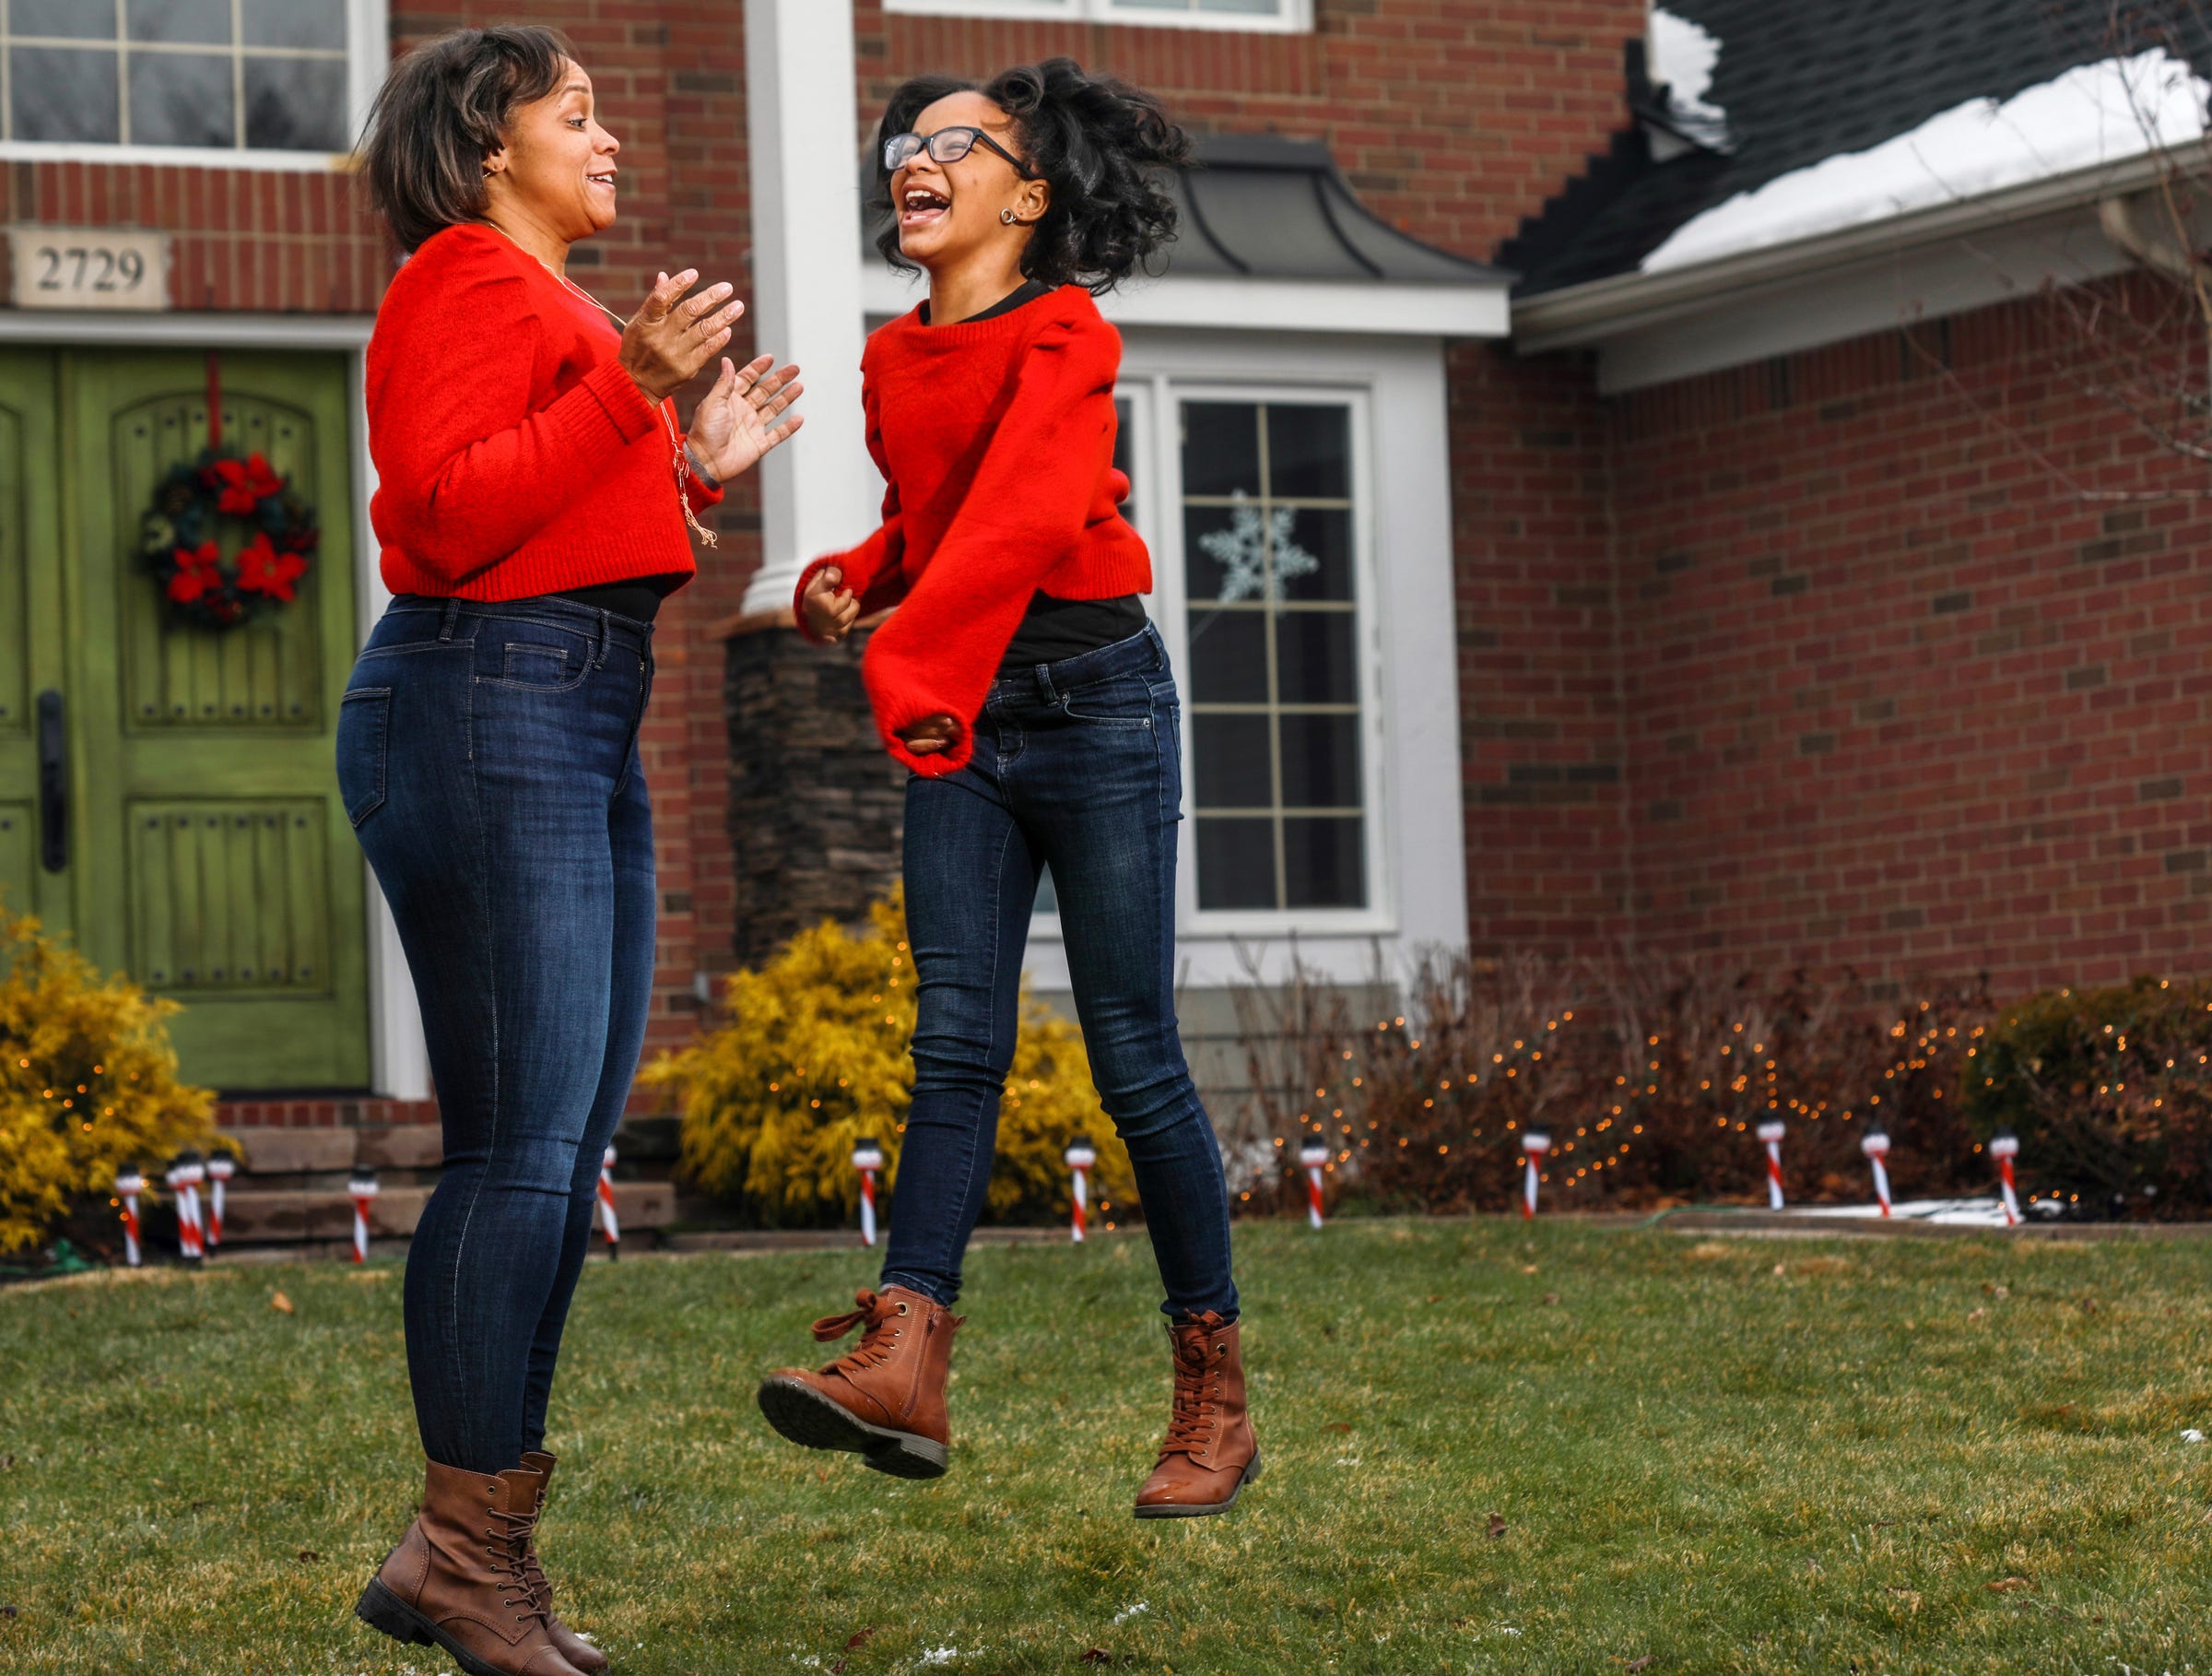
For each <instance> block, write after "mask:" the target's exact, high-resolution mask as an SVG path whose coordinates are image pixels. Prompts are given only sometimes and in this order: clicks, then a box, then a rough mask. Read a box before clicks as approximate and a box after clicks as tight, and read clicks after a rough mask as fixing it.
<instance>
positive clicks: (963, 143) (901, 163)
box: [883, 128, 1037, 181]
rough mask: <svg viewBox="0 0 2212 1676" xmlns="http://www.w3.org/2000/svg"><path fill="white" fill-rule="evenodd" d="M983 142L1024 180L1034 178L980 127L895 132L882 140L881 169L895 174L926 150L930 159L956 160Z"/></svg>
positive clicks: (1016, 158) (1027, 169)
mask: <svg viewBox="0 0 2212 1676" xmlns="http://www.w3.org/2000/svg"><path fill="white" fill-rule="evenodd" d="M978 145H984V146H988V147H990V148H991V149H992V150H994V151H995V152H997V153H998V155H999V156H1001V157H1003V158H1005V159H1006V161H1007V162H1009V163H1011V164H1013V165H1014V171H1015V172H1016V173H1017V174H1018V175H1020V176H1021V178H1022V179H1023V180H1025V181H1033V180H1035V179H1036V178H1037V177H1036V176H1035V175H1033V174H1031V173H1030V166H1029V165H1028V164H1027V163H1025V162H1023V161H1022V160H1021V159H1019V158H1018V157H1016V156H1015V155H1014V154H1013V153H1012V152H1011V151H1008V150H1007V149H1006V148H1005V147H1004V146H1002V145H1000V144H999V143H998V142H997V141H996V140H994V139H993V138H992V137H991V136H989V135H988V134H985V133H984V132H983V131H982V129H981V128H939V129H938V130H937V131H936V132H935V134H894V135H892V136H891V137H890V138H889V139H887V140H885V141H884V142H883V171H884V172H885V173H886V174H897V173H898V172H899V171H900V170H901V169H903V168H905V167H906V166H907V165H908V164H909V163H911V162H912V161H913V160H914V159H916V158H918V157H920V156H921V155H922V153H923V152H924V151H925V150H926V151H927V152H928V153H929V155H930V159H931V160H932V161H933V162H938V163H957V162H959V160H960V159H962V158H964V157H966V156H967V155H968V154H969V153H970V152H971V151H972V150H974V149H975V148H976V147H977V146H978Z"/></svg>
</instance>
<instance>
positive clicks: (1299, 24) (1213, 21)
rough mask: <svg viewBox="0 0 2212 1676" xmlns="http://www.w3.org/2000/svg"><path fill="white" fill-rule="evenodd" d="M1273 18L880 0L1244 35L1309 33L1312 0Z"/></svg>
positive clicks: (1006, 15) (911, 7) (923, 13)
mask: <svg viewBox="0 0 2212 1676" xmlns="http://www.w3.org/2000/svg"><path fill="white" fill-rule="evenodd" d="M1277 4H1278V5H1279V6H1280V7H1281V10H1280V11H1279V12H1278V13H1277V15H1275V16H1273V17H1266V16H1262V15H1259V14H1256V13H1247V14H1240V13H1235V12H1195V11H1193V12H1165V11H1161V12H1155V11H1136V10H1131V9H1129V8H1127V7H1125V6H1122V5H1120V4H1119V3H1118V0H995V3H994V0H883V9H884V10H885V11H887V12H891V13H901V12H902V13H905V14H906V15H908V16H910V17H922V18H999V19H1002V20H1016V19H1018V20H1022V21H1041V22H1061V23H1120V24H1126V25H1129V26H1131V27H1133V28H1152V29H1170V30H1242V31H1244V32H1245V33H1247V34H1260V35H1310V34H1312V32H1313V0H1277Z"/></svg>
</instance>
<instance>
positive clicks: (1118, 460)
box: [1113, 401, 1136, 491]
mask: <svg viewBox="0 0 2212 1676" xmlns="http://www.w3.org/2000/svg"><path fill="white" fill-rule="evenodd" d="M1134 423H1135V421H1134V419H1132V417H1131V412H1130V407H1129V404H1128V403H1127V402H1126V401H1117V402H1115V403H1114V404H1113V468H1114V470H1116V471H1118V472H1120V473H1121V474H1122V476H1124V477H1125V478H1128V479H1129V484H1130V488H1131V490H1133V491H1134V490H1135V486H1136V440H1135V438H1134V437H1133V436H1131V435H1130V434H1129V433H1130V431H1131V430H1132V429H1133V427H1134Z"/></svg>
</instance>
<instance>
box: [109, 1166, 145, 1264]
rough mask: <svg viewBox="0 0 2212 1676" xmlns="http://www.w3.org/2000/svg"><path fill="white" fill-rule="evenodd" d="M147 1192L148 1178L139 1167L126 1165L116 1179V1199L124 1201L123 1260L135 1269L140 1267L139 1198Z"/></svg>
mask: <svg viewBox="0 0 2212 1676" xmlns="http://www.w3.org/2000/svg"><path fill="white" fill-rule="evenodd" d="M145 1191H146V1177H145V1176H143V1175H141V1174H139V1173H138V1166H137V1165H135V1164H125V1165H124V1169H123V1174H120V1175H118V1176H117V1177H116V1178H115V1197H116V1198H120V1199H121V1200H123V1260H124V1262H126V1263H128V1264H129V1265H130V1266H131V1267H132V1268H133V1269H135V1268H137V1267H138V1264H139V1261H140V1258H139V1255H138V1196H139V1195H140V1194H141V1193H143V1192H145Z"/></svg>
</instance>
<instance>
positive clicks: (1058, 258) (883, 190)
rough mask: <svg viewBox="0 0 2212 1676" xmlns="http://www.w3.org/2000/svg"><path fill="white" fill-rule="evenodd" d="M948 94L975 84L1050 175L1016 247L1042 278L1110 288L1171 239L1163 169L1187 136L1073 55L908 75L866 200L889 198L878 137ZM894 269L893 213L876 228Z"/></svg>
mask: <svg viewBox="0 0 2212 1676" xmlns="http://www.w3.org/2000/svg"><path fill="white" fill-rule="evenodd" d="M953 93H981V94H982V96H983V97H984V98H985V99H987V100H990V101H991V102H992V103H993V104H994V105H996V106H997V107H998V108H999V109H1000V110H1002V111H1004V112H1006V114H1007V115H1008V116H1009V117H1011V118H1012V119H1013V121H1014V131H1015V135H1016V137H1017V139H1018V144H1017V145H1016V146H1015V147H1014V150H1016V151H1017V152H1018V153H1020V154H1021V155H1022V157H1023V158H1024V159H1026V160H1027V162H1028V163H1029V166H1030V170H1031V171H1033V172H1034V173H1036V174H1037V175H1038V176H1040V177H1041V178H1042V179H1043V180H1044V181H1046V182H1047V183H1050V185H1051V186H1052V189H1053V197H1052V205H1051V207H1049V208H1048V209H1046V211H1045V212H1044V214H1043V215H1042V216H1041V217H1039V218H1038V220H1037V229H1036V231H1035V232H1033V233H1032V234H1031V235H1030V242H1029V247H1028V248H1027V249H1026V250H1025V251H1024V252H1023V253H1022V259H1021V269H1022V272H1023V273H1024V274H1026V275H1027V276H1028V277H1030V278H1031V279H1035V280H1038V281H1040V282H1041V283H1043V284H1045V285H1052V286H1061V285H1081V286H1086V287H1088V289H1090V290H1092V291H1094V292H1099V291H1110V290H1112V289H1113V288H1114V286H1115V285H1116V284H1117V283H1119V282H1120V281H1121V280H1123V279H1125V278H1127V277H1129V276H1130V275H1131V274H1132V273H1135V272H1136V271H1138V270H1139V269H1146V268H1148V267H1149V266H1150V265H1151V261H1152V258H1153V256H1154V255H1156V254H1158V253H1159V250H1160V248H1161V247H1162V246H1163V245H1165V244H1167V243H1168V242H1171V240H1172V239H1173V238H1174V237H1175V200H1174V198H1173V197H1172V196H1171V195H1170V194H1169V192H1168V189H1167V187H1166V185H1165V183H1164V180H1163V177H1164V176H1165V175H1166V174H1167V172H1168V171H1171V170H1174V169H1180V168H1182V167H1183V166H1185V165H1186V164H1188V163H1189V162H1190V160H1191V140H1190V136H1189V135H1187V134H1185V133H1184V132H1183V131H1182V129H1181V128H1179V127H1177V126H1176V125H1175V124H1174V123H1173V122H1171V121H1170V120H1169V117H1168V113H1167V112H1166V111H1165V110H1164V109H1163V108H1162V107H1161V105H1160V102H1159V100H1157V99H1155V98H1153V97H1152V95H1151V94H1149V93H1147V92H1145V91H1144V90H1143V89H1138V88H1133V87H1131V86H1130V85H1129V84H1128V83H1127V82H1125V81H1117V80H1115V79H1114V78H1113V77H1111V76H1092V75H1089V74H1088V73H1087V72H1086V71H1085V70H1084V68H1083V66H1082V65H1078V64H1077V63H1076V61H1075V60H1074V59H1072V58H1048V59H1046V60H1045V61H1044V62H1043V63H1042V64H1037V65H1020V66H1019V67H1018V68H1016V69H1011V70H1003V71H1001V72H1000V73H999V74H998V75H996V76H994V77H992V78H991V79H990V80H989V81H986V82H982V83H977V82H972V81H962V80H960V79H959V77H952V76H917V77H914V78H913V79H912V81H909V82H907V83H906V84H905V85H904V86H902V87H901V88H900V89H899V90H898V91H897V92H896V93H893V94H892V95H891V102H890V104H889V105H888V107H886V109H885V111H884V113H883V124H882V126H881V128H880V130H879V131H878V133H877V145H876V187H877V192H876V199H875V207H876V208H877V209H878V210H888V209H889V208H890V207H891V194H890V185H891V177H890V173H889V171H887V170H886V169H885V168H884V166H883V142H884V141H885V140H887V139H889V138H891V137H892V136H894V135H899V134H904V133H907V132H909V131H910V130H911V129H912V127H913V125H914V122H915V119H916V118H918V117H919V116H920V115H921V114H922V112H924V111H926V110H927V109H928V108H929V107H930V106H932V105H934V104H935V103H936V102H937V100H940V99H943V98H945V97H947V95H948V94H953ZM876 248H877V250H879V251H881V252H882V253H883V255H884V259H885V260H886V261H888V262H889V263H890V265H891V266H893V267H895V268H904V269H911V268H912V267H913V266H914V265H913V263H912V262H910V261H908V260H907V259H906V257H905V256H904V255H902V254H900V249H899V221H898V218H897V216H896V215H893V217H892V218H891V220H890V223H889V224H888V226H887V227H885V228H884V230H882V232H880V233H879V234H878V235H877V240H876Z"/></svg>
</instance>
